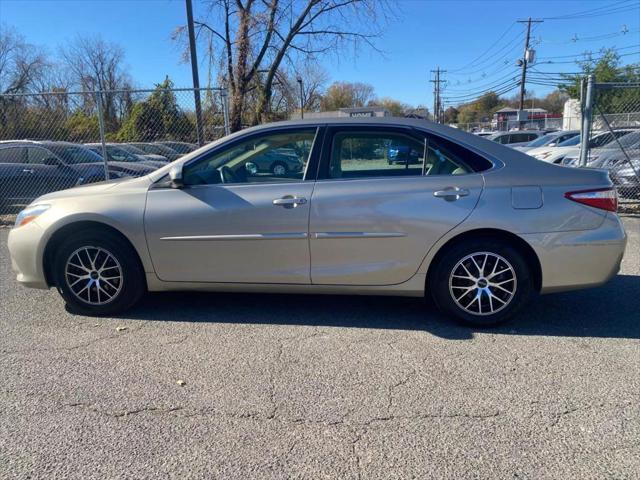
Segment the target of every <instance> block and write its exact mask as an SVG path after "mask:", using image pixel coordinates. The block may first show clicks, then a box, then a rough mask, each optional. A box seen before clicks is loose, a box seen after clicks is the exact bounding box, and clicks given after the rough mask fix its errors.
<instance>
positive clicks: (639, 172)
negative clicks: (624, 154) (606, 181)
mask: <svg viewBox="0 0 640 480" xmlns="http://www.w3.org/2000/svg"><path fill="white" fill-rule="evenodd" d="M609 175H610V176H611V180H613V183H614V184H615V185H616V188H617V189H618V193H619V195H620V196H621V197H623V198H631V199H640V157H638V155H637V154H636V156H635V157H633V158H631V162H629V161H627V162H625V163H621V164H618V167H617V168H615V169H614V170H613V171H611V172H610V173H609Z"/></svg>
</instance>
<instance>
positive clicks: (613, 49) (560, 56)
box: [538, 44, 640, 60]
mask: <svg viewBox="0 0 640 480" xmlns="http://www.w3.org/2000/svg"><path fill="white" fill-rule="evenodd" d="M638 47H640V44H637V45H627V46H624V47H610V48H601V49H600V53H605V52H606V51H607V50H611V51H614V52H619V51H620V50H629V49H630V48H638ZM592 54H593V52H583V53H579V54H578V55H592ZM554 58H577V57H576V54H575V53H573V54H571V55H556V56H553V57H538V60H553V59H554Z"/></svg>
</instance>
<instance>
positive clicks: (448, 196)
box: [433, 187, 469, 202]
mask: <svg viewBox="0 0 640 480" xmlns="http://www.w3.org/2000/svg"><path fill="white" fill-rule="evenodd" d="M433 196H434V197H436V198H444V199H445V200H447V201H449V202H451V201H453V200H458V199H459V198H460V197H467V196H469V190H467V189H466V188H458V187H447V188H445V189H444V190H436V191H435V192H433Z"/></svg>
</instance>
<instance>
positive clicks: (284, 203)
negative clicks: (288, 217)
mask: <svg viewBox="0 0 640 480" xmlns="http://www.w3.org/2000/svg"><path fill="white" fill-rule="evenodd" d="M305 203H307V199H306V198H304V197H294V196H293V195H286V196H284V197H282V198H276V199H275V200H274V201H273V204H274V205H276V206H278V207H284V208H294V207H297V206H298V205H304V204H305Z"/></svg>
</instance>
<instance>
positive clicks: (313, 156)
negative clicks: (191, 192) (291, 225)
mask: <svg viewBox="0 0 640 480" xmlns="http://www.w3.org/2000/svg"><path fill="white" fill-rule="evenodd" d="M324 129H325V128H324V126H322V125H314V124H311V125H291V126H286V127H273V128H266V129H261V130H259V131H253V132H248V133H247V134H245V135H240V136H238V137H235V138H234V139H233V140H230V141H228V142H224V143H222V144H220V145H216V146H215V147H214V148H211V149H209V150H207V151H205V152H202V154H201V155H198V156H197V157H195V158H192V159H190V160H189V161H187V162H185V163H183V164H182V168H183V170H184V168H186V167H187V166H189V165H191V164H193V163H197V162H199V161H204V159H205V158H206V157H209V156H211V155H217V153H218V152H221V151H222V150H223V149H230V148H234V147H235V146H236V145H238V144H240V143H244V142H246V141H247V140H250V139H251V138H254V137H263V136H267V135H278V134H279V133H286V132H289V131H291V130H315V134H314V137H313V142H312V144H311V150H310V152H309V159H308V160H307V165H306V167H305V170H304V174H303V175H302V179H300V180H294V181H291V182H277V181H273V182H259V183H251V182H235V183H211V184H202V185H185V186H184V187H182V189H190V188H203V187H212V186H216V187H225V186H260V185H283V184H290V185H293V184H296V183H305V182H309V181H315V180H316V175H315V174H314V167H313V166H312V164H314V165H315V164H317V163H319V162H318V157H319V156H320V152H319V150H320V147H319V144H320V143H321V142H322V140H323V139H324ZM315 170H316V172H317V168H316V169H315ZM310 174H312V175H311V177H310V176H309V175H310ZM166 179H167V175H164V176H162V177H161V178H160V179H158V180H157V181H156V182H155V183H154V184H153V185H152V188H170V185H169V184H168V182H167V181H166ZM165 183H167V185H164V184H165Z"/></svg>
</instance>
